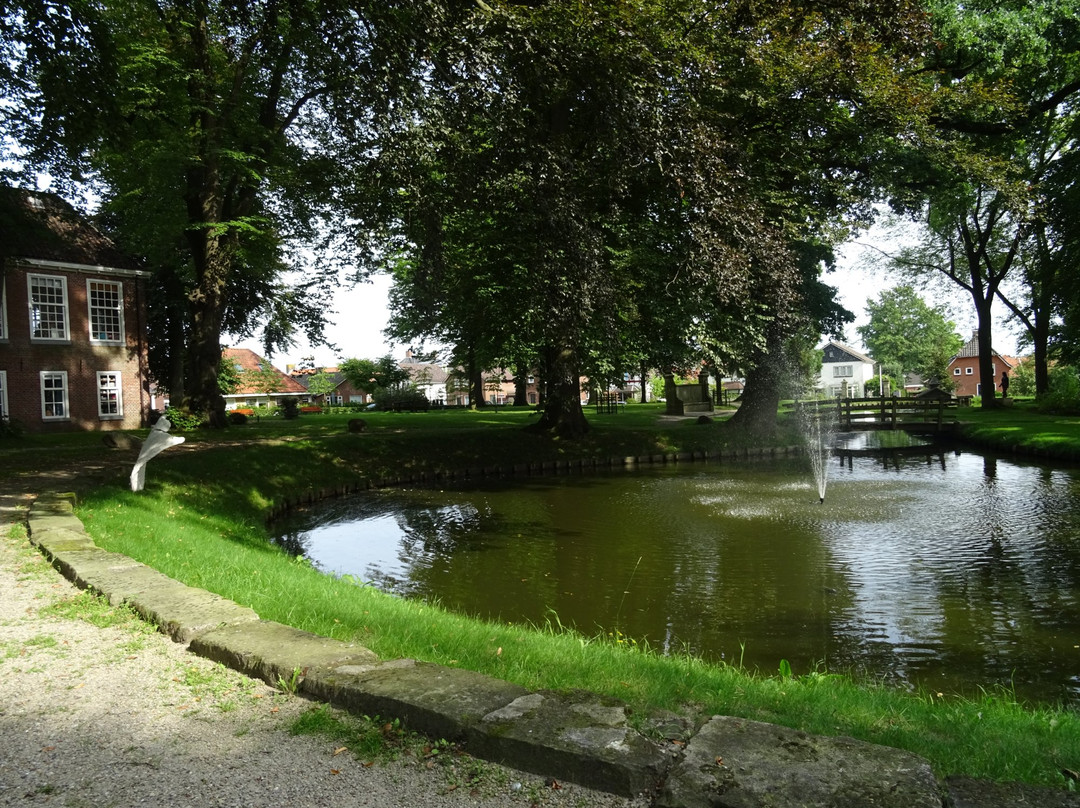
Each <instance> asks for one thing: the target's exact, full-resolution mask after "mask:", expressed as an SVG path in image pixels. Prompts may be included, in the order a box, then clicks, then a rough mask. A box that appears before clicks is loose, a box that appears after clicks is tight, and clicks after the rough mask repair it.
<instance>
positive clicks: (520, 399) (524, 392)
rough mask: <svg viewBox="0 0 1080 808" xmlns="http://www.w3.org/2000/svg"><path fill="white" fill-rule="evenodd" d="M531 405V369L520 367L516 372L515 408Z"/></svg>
mask: <svg viewBox="0 0 1080 808" xmlns="http://www.w3.org/2000/svg"><path fill="white" fill-rule="evenodd" d="M528 403H529V369H528V368H527V367H525V366H524V365H518V366H517V368H515V372H514V406H515V407H524V406H527V405H528Z"/></svg>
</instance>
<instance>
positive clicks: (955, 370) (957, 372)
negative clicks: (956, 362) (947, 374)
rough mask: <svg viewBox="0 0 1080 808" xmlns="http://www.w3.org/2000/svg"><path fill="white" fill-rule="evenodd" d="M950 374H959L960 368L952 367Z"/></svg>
mask: <svg viewBox="0 0 1080 808" xmlns="http://www.w3.org/2000/svg"><path fill="white" fill-rule="evenodd" d="M952 375H953V376H959V375H960V368H953V369H952Z"/></svg>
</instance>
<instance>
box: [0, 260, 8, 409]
mask: <svg viewBox="0 0 1080 808" xmlns="http://www.w3.org/2000/svg"><path fill="white" fill-rule="evenodd" d="M7 341H8V324H7V278H4V277H0V342H7ZM4 412H7V410H4Z"/></svg>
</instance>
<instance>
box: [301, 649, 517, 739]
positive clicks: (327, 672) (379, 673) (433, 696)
mask: <svg viewBox="0 0 1080 808" xmlns="http://www.w3.org/2000/svg"><path fill="white" fill-rule="evenodd" d="M303 692H304V693H305V694H306V695H310V696H312V697H313V698H317V699H321V700H323V701H327V702H329V703H331V704H334V705H336V706H339V707H342V708H345V709H348V710H350V711H353V712H358V713H361V714H365V715H371V716H375V715H378V716H381V717H383V718H391V717H396V718H400V719H402V720H403V721H404V722H405V724H406V725H407V726H408V727H409V728H410V729H413V730H416V731H418V732H423V733H425V734H427V735H430V736H432V737H434V738H446V739H447V740H455V741H456V740H460V739H462V738H464V737H465V736H466V734H467V732H468V729H469V728H470V727H472V726H474V725H475V724H477V723H478V722H479V721H480V720H481V719H482V718H483V717H484V716H485V715H487V714H488V713H490V712H491V711H492V710H496V709H498V708H500V707H504V706H505V705H507V704H509V703H510V702H512V701H513V700H514V699H516V698H518V697H519V696H522V695H525V694H526V693H528V691H527V690H526V689H525V688H523V687H521V686H520V685H515V684H512V683H510V682H505V681H503V680H501V679H495V678H492V677H490V676H486V675H484V674H482V673H476V672H475V671H469V670H462V669H461V668H450V667H445V666H442V665H434V664H432V663H429V662H417V661H416V660H413V659H397V660H393V661H387V662H380V663H377V664H371V665H337V666H332V667H327V668H319V669H315V670H313V671H312V672H311V674H310V675H309V676H308V678H307V679H305V680H304V683H303Z"/></svg>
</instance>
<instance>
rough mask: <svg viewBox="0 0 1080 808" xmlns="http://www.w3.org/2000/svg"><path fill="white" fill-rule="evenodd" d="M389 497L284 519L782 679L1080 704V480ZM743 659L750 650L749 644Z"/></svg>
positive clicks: (335, 552)
mask: <svg viewBox="0 0 1080 808" xmlns="http://www.w3.org/2000/svg"><path fill="white" fill-rule="evenodd" d="M930 452H931V450H929V449H928V450H927V453H924V454H923V455H921V456H920V455H918V454H911V453H910V450H909V451H908V452H902V453H897V454H895V455H893V456H891V457H889V458H888V459H886V460H884V461H883V460H882V459H881V458H880V457H871V456H860V455H858V454H857V453H856V454H848V455H847V456H843V457H840V458H836V459H834V460H833V461H832V462H833V468H831V469H830V471H829V475H830V483H829V496H828V497H827V499H826V501H825V503H824V504H818V497H817V492H816V489H815V487H814V483H813V481H812V479H811V477H810V475H809V473H808V471H807V470H806V468H805V467H804V466H801V465H799V464H798V463H780V464H739V465H690V466H678V467H665V468H662V469H645V470H638V471H633V472H620V473H618V474H615V475H612V476H603V475H597V476H577V477H562V478H558V477H556V478H545V479H540V480H525V481H522V480H518V481H513V483H512V485H511V484H507V485H505V486H503V485H490V484H489V485H486V486H484V487H482V488H480V489H473V490H450V489H444V490H410V491H396V492H378V493H373V494H368V495H365V496H363V497H358V498H355V499H352V500H338V501H334V502H331V503H327V504H326V505H322V506H318V507H316V508H314V509H312V510H310V511H308V512H306V513H303V514H299V515H297V517H295V518H293V519H292V520H291V521H290V522H289V523H288V524H284V525H282V530H283V533H282V535H281V537H280V539H279V541H281V542H282V543H283V544H285V545H286V546H287V547H289V549H290V550H291V551H292V552H295V553H303V554H304V555H306V556H308V557H309V558H310V559H311V560H312V561H313V562H314V563H315V564H316V565H317V566H318V567H319V568H321V569H323V570H325V571H326V572H329V573H333V574H350V575H355V576H357V577H359V578H361V579H363V580H366V581H371V582H373V583H374V584H376V585H377V586H379V587H381V588H383V589H385V590H386V591H389V592H394V593H398V594H402V595H407V596H413V597H430V598H438V599H439V601H440V602H442V603H443V604H445V605H446V606H447V607H449V608H452V609H458V610H461V611H463V612H466V613H469V614H478V615H485V616H490V617H497V618H501V619H504V620H515V621H531V622H535V623H542V622H543V621H544V620H545V618H546V617H547V616H548V615H549V613H550V611H551V610H553V611H554V612H556V613H557V614H558V616H559V619H560V620H561V621H562V622H563V623H564V624H573V625H576V626H577V627H578V628H579V629H580V630H582V631H584V632H586V633H594V632H597V631H612V630H614V629H616V628H617V629H619V630H620V631H622V632H623V633H624V634H626V635H629V636H631V637H635V638H637V639H639V640H646V641H648V642H649V643H650V644H651V645H652V646H653V647H655V648H658V649H662V650H663V651H665V652H672V651H684V650H685V651H689V652H691V653H694V654H698V655H701V656H703V657H706V658H712V659H720V658H723V659H728V660H738V659H739V658H740V655H742V654H743V653H745V657H744V661H745V664H747V665H748V666H752V667H760V668H761V669H763V670H767V671H774V670H776V668H777V665H778V664H779V660H780V659H781V658H786V659H788V660H789V661H791V663H792V665H793V667H794V668H795V670H796V672H806V671H807V670H810V669H812V668H814V667H815V666H824V667H825V668H827V669H829V670H834V671H850V672H853V673H855V674H858V675H860V676H865V677H869V678H872V679H875V680H882V681H887V682H891V683H896V684H901V685H912V686H913V685H922V686H925V687H928V688H931V689H933V690H942V691H945V690H949V691H962V692H966V693H974V692H976V690H977V688H979V687H982V688H987V689H993V688H995V687H997V686H1010V683H1012V685H1014V686H1015V688H1016V692H1017V693H1018V695H1020V696H1022V697H1027V698H1037V699H1044V700H1072V701H1078V700H1080V681H1078V672H1080V496H1078V494H1080V490H1078V483H1080V474H1078V472H1077V471H1076V470H1070V469H1052V468H1046V467H1039V466H1033V465H1025V464H1022V463H1017V462H1016V461H1013V460H1003V459H995V458H993V457H990V456H982V455H977V454H967V453H965V454H963V455H954V454H952V453H945V454H942V453H938V454H933V453H930ZM742 648H745V652H743V650H742Z"/></svg>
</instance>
